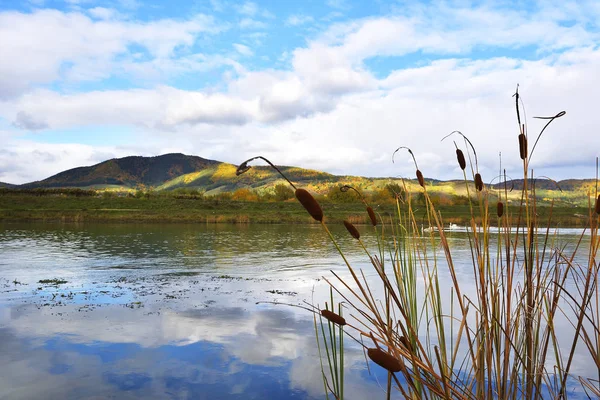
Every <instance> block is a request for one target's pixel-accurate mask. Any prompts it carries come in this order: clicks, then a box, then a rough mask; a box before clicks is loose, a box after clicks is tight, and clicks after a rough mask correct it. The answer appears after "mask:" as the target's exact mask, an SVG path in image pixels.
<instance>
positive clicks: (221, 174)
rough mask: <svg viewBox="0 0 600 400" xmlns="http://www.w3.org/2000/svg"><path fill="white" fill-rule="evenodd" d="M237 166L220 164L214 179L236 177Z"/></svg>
mask: <svg viewBox="0 0 600 400" xmlns="http://www.w3.org/2000/svg"><path fill="white" fill-rule="evenodd" d="M235 170H236V166H235V165H232V164H225V163H223V164H219V166H218V167H217V170H216V171H215V173H214V174H213V176H212V178H213V180H217V179H232V178H235Z"/></svg>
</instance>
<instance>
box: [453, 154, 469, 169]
mask: <svg viewBox="0 0 600 400" xmlns="http://www.w3.org/2000/svg"><path fill="white" fill-rule="evenodd" d="M456 159H457V160H458V165H459V166H460V169H462V170H463V171H464V170H465V168H466V167H467V162H466V161H465V155H464V154H463V152H462V150H461V149H456Z"/></svg>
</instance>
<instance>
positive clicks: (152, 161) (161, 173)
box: [22, 153, 221, 188]
mask: <svg viewBox="0 0 600 400" xmlns="http://www.w3.org/2000/svg"><path fill="white" fill-rule="evenodd" d="M218 164H221V163H220V162H219V161H214V160H207V159H204V158H201V157H196V156H187V155H184V154H179V153H176V154H165V155H162V156H157V157H139V156H130V157H124V158H113V159H111V160H108V161H104V162H101V163H100V164H96V165H92V166H90V167H79V168H73V169H69V170H67V171H63V172H61V173H58V174H56V175H54V176H51V177H49V178H47V179H44V180H42V181H37V182H32V183H28V184H25V185H22V187H23V188H55V187H81V188H83V187H96V188H98V187H111V186H118V187H125V188H135V187H139V186H141V185H144V186H146V187H156V186H160V185H162V184H163V183H165V182H166V181H169V180H171V179H173V178H176V177H178V176H181V175H185V174H188V173H191V172H195V171H200V170H203V169H205V168H208V167H211V166H216V165H218Z"/></svg>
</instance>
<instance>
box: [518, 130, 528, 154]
mask: <svg viewBox="0 0 600 400" xmlns="http://www.w3.org/2000/svg"><path fill="white" fill-rule="evenodd" d="M519 154H520V155H521V160H524V159H526V158H527V136H525V135H524V134H523V133H521V134H520V135H519Z"/></svg>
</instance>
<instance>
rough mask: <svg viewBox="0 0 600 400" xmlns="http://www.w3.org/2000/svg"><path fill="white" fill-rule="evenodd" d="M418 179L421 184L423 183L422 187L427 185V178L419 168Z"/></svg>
mask: <svg viewBox="0 0 600 400" xmlns="http://www.w3.org/2000/svg"><path fill="white" fill-rule="evenodd" d="M417 180H418V181H419V185H421V187H423V188H424V187H425V179H423V174H422V173H421V171H420V170H417Z"/></svg>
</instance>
